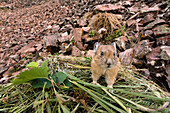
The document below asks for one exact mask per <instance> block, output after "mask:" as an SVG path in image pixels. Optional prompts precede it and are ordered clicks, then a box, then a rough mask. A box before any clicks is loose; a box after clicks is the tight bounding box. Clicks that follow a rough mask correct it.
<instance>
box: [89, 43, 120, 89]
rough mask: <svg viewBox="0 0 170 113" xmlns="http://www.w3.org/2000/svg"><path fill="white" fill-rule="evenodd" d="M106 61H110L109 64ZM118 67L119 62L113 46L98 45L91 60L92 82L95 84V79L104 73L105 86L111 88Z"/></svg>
mask: <svg viewBox="0 0 170 113" xmlns="http://www.w3.org/2000/svg"><path fill="white" fill-rule="evenodd" d="M101 52H103V55H101ZM114 53H115V55H114ZM108 63H110V66H108V65H107V64H108ZM119 68H120V62H119V59H118V58H117V55H116V50H115V48H114V46H112V45H99V46H98V48H97V49H96V53H95V55H94V57H93V59H92V61H91V72H92V79H93V84H97V80H98V79H99V78H100V76H102V75H105V80H106V83H107V87H109V88H112V85H113V84H114V82H115V79H116V77H117V73H118V71H119Z"/></svg>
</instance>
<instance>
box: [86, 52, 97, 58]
mask: <svg viewBox="0 0 170 113" xmlns="http://www.w3.org/2000/svg"><path fill="white" fill-rule="evenodd" d="M94 54H95V53H94V50H88V51H87V53H86V57H93V56H94Z"/></svg>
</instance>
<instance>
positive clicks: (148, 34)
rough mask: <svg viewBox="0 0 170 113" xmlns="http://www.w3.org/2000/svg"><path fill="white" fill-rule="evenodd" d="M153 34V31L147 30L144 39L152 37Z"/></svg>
mask: <svg viewBox="0 0 170 113" xmlns="http://www.w3.org/2000/svg"><path fill="white" fill-rule="evenodd" d="M152 34H153V31H152V30H146V31H145V32H144V37H150V36H151V35H152Z"/></svg>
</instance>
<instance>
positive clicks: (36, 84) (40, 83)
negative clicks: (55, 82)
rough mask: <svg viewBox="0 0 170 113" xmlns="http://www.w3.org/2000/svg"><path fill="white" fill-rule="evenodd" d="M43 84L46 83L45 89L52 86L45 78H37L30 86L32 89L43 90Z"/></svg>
mask: <svg viewBox="0 0 170 113" xmlns="http://www.w3.org/2000/svg"><path fill="white" fill-rule="evenodd" d="M45 82H47V84H46V86H45V88H49V87H51V85H52V84H51V81H49V80H48V79H46V78H38V79H35V80H32V82H31V85H32V87H33V88H43V87H44V84H45Z"/></svg>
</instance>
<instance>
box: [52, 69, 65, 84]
mask: <svg viewBox="0 0 170 113" xmlns="http://www.w3.org/2000/svg"><path fill="white" fill-rule="evenodd" d="M51 77H52V79H53V80H54V82H55V83H58V84H61V83H63V82H64V80H65V79H66V77H67V75H66V74H65V73H64V72H62V71H60V72H58V73H55V74H54V75H52V76H51Z"/></svg>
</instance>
